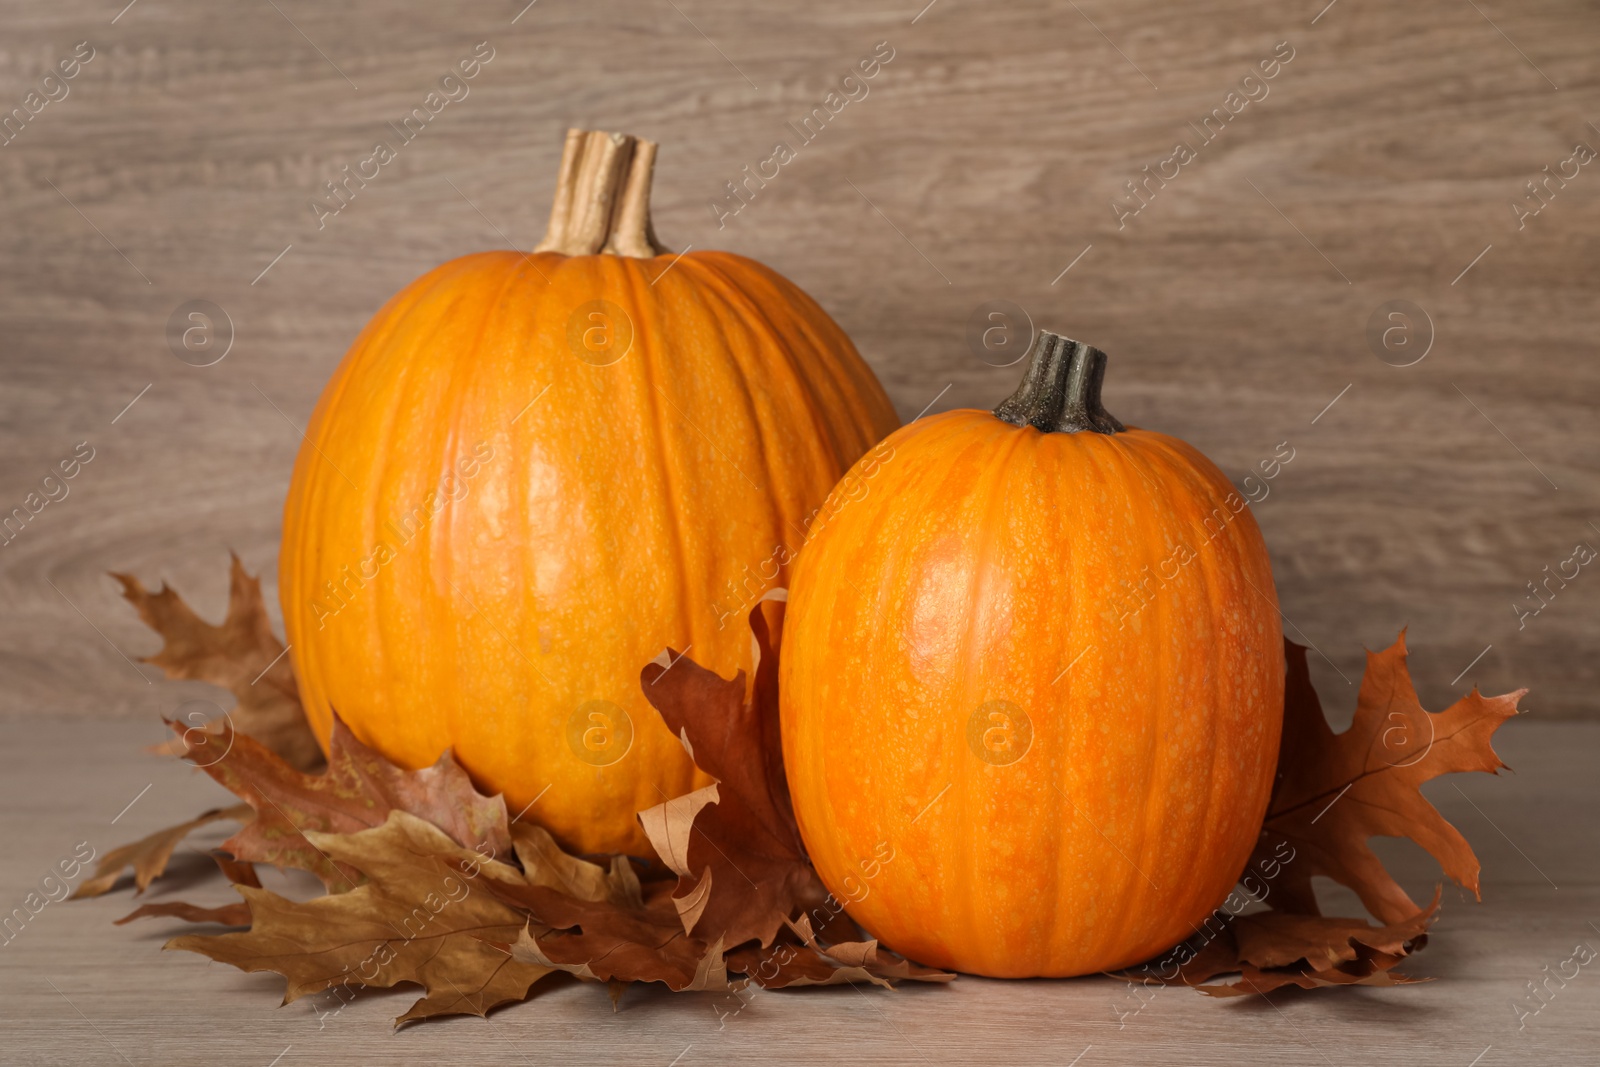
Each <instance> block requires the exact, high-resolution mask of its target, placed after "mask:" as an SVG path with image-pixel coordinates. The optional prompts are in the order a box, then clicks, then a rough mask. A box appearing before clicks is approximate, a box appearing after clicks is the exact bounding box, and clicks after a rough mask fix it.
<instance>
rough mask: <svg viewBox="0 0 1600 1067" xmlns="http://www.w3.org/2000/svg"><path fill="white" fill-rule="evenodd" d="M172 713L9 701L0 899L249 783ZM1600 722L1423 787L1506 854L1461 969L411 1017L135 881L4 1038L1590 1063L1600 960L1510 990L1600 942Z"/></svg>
mask: <svg viewBox="0 0 1600 1067" xmlns="http://www.w3.org/2000/svg"><path fill="white" fill-rule="evenodd" d="M160 733H161V731H160V730H158V729H156V728H154V727H152V726H150V725H148V724H143V725H141V724H136V723H126V722H122V723H109V724H102V725H100V726H93V727H91V725H90V724H89V723H87V722H66V721H60V720H54V721H52V720H46V721H44V722H39V721H35V720H24V719H10V720H0V813H3V814H0V828H3V834H4V838H3V839H4V841H5V842H6V847H5V849H4V852H3V853H0V905H3V906H4V907H5V908H6V909H9V908H11V907H13V906H14V905H16V904H18V903H20V902H21V901H22V899H23V897H24V896H25V895H26V894H27V893H28V892H29V891H30V890H31V889H33V888H34V886H35V885H36V884H37V882H38V880H39V879H40V878H41V877H42V876H43V874H44V873H45V872H46V871H47V870H49V869H50V867H51V866H52V865H53V864H54V863H55V862H56V860H57V859H59V858H61V857H62V856H65V855H69V854H71V853H72V851H73V849H74V848H75V847H76V846H77V845H78V843H79V842H84V841H87V842H89V843H90V844H91V845H92V846H93V847H94V848H95V849H96V851H97V852H99V853H104V852H105V851H106V850H107V849H109V848H111V847H113V846H115V845H118V844H121V843H123V842H124V841H127V840H131V839H134V838H137V837H140V836H143V835H144V834H147V833H151V832H153V831H155V830H157V829H160V828H162V827H164V826H167V825H171V824H173V823H176V822H180V821H182V820H184V819H187V818H189V817H191V816H193V815H195V814H197V813H198V812H199V811H201V810H203V809H204V808H207V807H210V806H213V805H217V804H221V803H226V802H228V799H229V798H228V797H227V794H225V793H223V792H222V791H221V790H220V789H219V788H218V787H217V786H215V785H214V784H212V782H211V781H210V779H208V778H205V777H204V776H203V775H201V774H199V773H198V772H194V771H191V770H189V769H187V768H185V767H183V766H181V765H179V764H177V763H176V762H175V761H169V760H161V759H156V758H154V757H147V756H140V755H138V754H137V753H136V752H135V749H136V748H137V747H138V746H139V745H141V744H145V743H150V742H154V741H156V740H159V738H160ZM1597 744H1600V725H1596V724H1592V723H1550V722H1539V721H1537V720H1536V719H1534V718H1532V717H1528V718H1523V719H1519V720H1517V721H1513V722H1511V723H1509V724H1507V725H1506V726H1505V727H1504V728H1503V729H1502V730H1501V732H1500V736H1499V737H1498V738H1497V744H1496V747H1497V749H1498V750H1499V751H1500V753H1501V754H1502V756H1504V758H1505V759H1506V760H1507V761H1508V762H1509V763H1510V764H1511V765H1512V767H1514V768H1515V769H1516V773H1514V774H1503V775H1501V776H1500V777H1499V778H1490V777H1488V776H1486V775H1470V776H1464V775H1456V776H1452V777H1450V778H1446V779H1443V780H1440V781H1436V782H1432V783H1429V784H1428V786H1427V787H1426V788H1425V792H1426V793H1427V794H1428V796H1429V797H1430V799H1432V800H1433V801H1434V803H1435V804H1437V805H1438V807H1439V808H1440V810H1441V811H1442V812H1443V813H1444V814H1445V816H1446V817H1447V818H1449V819H1450V820H1451V821H1452V822H1454V823H1455V824H1456V825H1457V826H1458V827H1460V828H1461V830H1462V831H1463V832H1464V833H1465V834H1466V835H1467V836H1468V837H1469V839H1470V840H1471V841H1472V843H1473V845H1474V847H1475V848H1476V849H1477V852H1478V855H1479V858H1480V859H1481V860H1482V863H1483V870H1484V874H1483V902H1482V903H1481V904H1480V903H1474V902H1473V901H1472V899H1471V896H1470V895H1468V894H1463V893H1462V892H1461V891H1460V890H1458V889H1456V888H1455V887H1454V886H1448V887H1446V889H1445V892H1444V903H1443V910H1442V914H1441V918H1440V920H1439V922H1438V924H1437V925H1436V926H1435V928H1434V932H1433V934H1432V939H1431V942H1430V944H1429V945H1428V947H1427V948H1426V949H1425V950H1424V951H1423V952H1422V953H1420V954H1419V955H1418V956H1417V957H1416V958H1415V959H1413V960H1411V961H1409V962H1408V964H1407V965H1406V969H1408V970H1409V971H1410V972H1412V973H1413V974H1416V975H1428V976H1433V977H1435V978H1437V979H1438V980H1437V981H1435V982H1431V983H1427V984H1423V985H1417V986H1410V987H1405V988H1399V989H1382V990H1362V991H1350V990H1346V991H1339V992H1335V993H1332V994H1327V993H1321V994H1302V993H1299V992H1297V991H1280V992H1278V993H1275V994H1273V995H1272V997H1271V998H1270V1001H1262V1000H1250V1001H1216V1000H1211V999H1209V998H1207V997H1204V996H1202V995H1201V994H1199V993H1195V992H1192V991H1189V990H1185V989H1163V990H1160V991H1158V992H1156V993H1155V994H1154V995H1153V997H1152V998H1151V999H1150V1000H1149V1001H1148V1002H1147V1003H1146V1004H1145V1006H1144V1007H1143V1008H1142V1010H1136V1009H1138V1005H1139V1004H1140V1001H1138V1000H1137V999H1135V998H1134V995H1133V993H1132V992H1131V991H1130V990H1129V988H1128V987H1127V986H1126V985H1124V984H1122V983H1119V982H1114V981H1112V980H1110V979H1107V978H1099V977H1096V978H1085V979H1075V980H1070V981H1056V982H1043V981H1039V982H999V981H992V980H982V979H975V978H965V977H963V978H959V979H957V980H956V981H955V982H954V983H952V984H951V985H950V986H947V987H936V988H906V989H904V990H902V991H898V992H889V993H886V992H884V991H881V990H877V989H870V990H856V989H849V988H845V989H826V990H809V991H801V990H797V991H790V992H772V993H758V994H756V995H755V998H754V999H753V1000H752V1001H751V1002H750V1004H749V1006H748V1007H746V1008H745V1009H744V1010H743V1011H742V1012H740V1013H739V1014H737V1015H736V1016H734V1017H732V1018H729V1019H727V1020H726V1021H725V1024H724V1023H723V1022H722V1020H720V1019H719V1015H718V1011H717V1008H718V1006H719V1005H722V1004H723V1003H724V1002H723V1001H721V1000H719V999H718V998H717V997H715V996H713V995H710V994H684V995H673V994H668V993H666V992H664V991H660V990H654V991H653V990H650V989H644V988H634V989H632V990H630V991H629V992H628V993H627V994H626V996H625V997H624V998H623V1000H622V1002H621V1007H622V1010H621V1011H620V1012H618V1013H616V1014H613V1013H612V1010H611V1004H610V1001H609V999H608V998H607V996H606V994H605V991H604V990H603V989H600V988H597V987H595V986H585V987H578V986H576V985H569V986H563V987H560V988H555V989H553V990H551V991H550V992H548V993H546V994H542V995H540V996H537V997H536V998H535V999H534V1000H532V1001H530V1002H528V1003H525V1004H518V1005H512V1006H509V1007H507V1008H505V1009H502V1010H500V1011H497V1012H495V1013H494V1014H492V1015H491V1016H490V1018H489V1020H488V1021H483V1020H479V1019H453V1020H446V1021H441V1022H437V1023H428V1024H424V1025H421V1026H416V1027H412V1028H408V1029H406V1030H403V1031H401V1032H400V1033H398V1034H395V1035H391V1034H390V1028H389V1024H390V1020H392V1019H393V1018H394V1017H395V1016H397V1015H399V1014H400V1013H401V1012H403V1011H404V1010H405V1008H406V1007H407V1006H408V1005H409V1004H410V1003H411V1001H412V1000H413V999H415V993H414V991H413V990H411V989H409V988H408V989H402V990H400V991H397V992H393V993H383V994H376V995H362V996H360V997H359V998H358V999H357V1000H356V1001H355V1002H353V1003H352V1004H351V1005H349V1006H348V1007H346V1008H344V1009H343V1011H342V1012H340V1013H339V1014H338V1015H335V1016H330V1017H328V1018H326V1019H322V1018H319V1016H318V1013H317V1011H316V1010H313V1004H320V1006H321V1008H322V1010H328V1009H329V1008H330V1007H331V1005H330V1004H326V1003H322V1002H321V1001H312V1002H306V1001H301V1002H297V1003H295V1004H291V1005H288V1006H286V1007H280V1006H279V1001H280V999H281V996H282V990H283V983H282V980H281V979H279V978H277V977H276V976H275V975H267V974H256V975H251V974H244V973H241V972H239V971H235V970H233V969H232V968H229V967H226V966H224V965H222V964H215V963H211V962H210V961H208V960H206V959H204V958H202V957H200V956H196V955H193V954H191V953H184V952H172V953H163V952H161V951H160V948H161V945H162V944H163V942H164V941H165V940H166V939H167V938H168V937H170V936H172V935H173V934H175V933H176V932H178V931H179V930H180V929H182V928H183V926H182V924H179V923H176V922H173V921H170V920H159V919H157V920H140V921H139V922H137V923H135V924H132V925H129V926H125V927H117V926H113V925H111V923H112V920H113V919H115V918H117V917H120V916H122V915H124V914H126V913H127V912H129V911H131V910H132V909H133V907H134V906H135V904H134V899H133V897H132V895H131V892H130V890H129V889H128V888H127V887H126V886H124V888H122V889H120V890H118V891H116V892H114V893H113V894H111V895H109V896H107V897H101V898H98V899H96V900H92V901H77V902H66V903H61V904H51V905H48V906H47V907H46V908H45V909H44V910H43V911H42V912H41V913H40V914H39V916H38V917H37V918H36V919H34V920H33V921H32V922H31V923H30V924H29V925H28V926H26V927H25V928H24V929H23V930H22V932H21V934H20V935H18V936H17V937H15V939H14V940H12V941H11V942H10V943H9V944H6V945H4V946H0V1002H3V1003H4V1005H5V1010H4V1012H0V1060H3V1061H4V1062H5V1063H7V1064H28V1065H35V1064H38V1065H73V1067H76V1065H79V1064H87V1063H124V1062H126V1063H130V1064H137V1065H140V1067H143V1065H146V1064H150V1065H157V1064H159V1065H163V1067H186V1065H190V1064H195V1065H199V1064H218V1063H226V1064H242V1065H250V1064H257V1065H261V1067H266V1065H268V1064H272V1063H277V1064H278V1065H279V1067H297V1065H302V1064H315V1065H332V1064H346V1063H382V1064H386V1065H399V1064H419V1065H421V1064H430V1065H431V1064H475V1065H486V1064H497V1065H498V1064H505V1065H508V1067H514V1065H526V1064H550V1063H572V1064H579V1063H581V1064H596V1065H600V1064H640V1065H655V1067H667V1065H668V1064H677V1065H678V1067H694V1065H698V1064H729V1065H736V1064H748V1063H752V1062H761V1063H775V1062H793V1063H808V1064H809V1063H819V1064H821V1063H826V1064H834V1063H837V1064H848V1065H856V1067H859V1065H861V1064H908V1065H924V1064H940V1065H942V1064H949V1065H952V1067H955V1065H967V1064H996V1065H1004V1067H1023V1065H1031V1064H1040V1065H1045V1064H1049V1065H1053V1067H1066V1065H1067V1064H1072V1063H1076V1064H1078V1065H1079V1067H1101V1065H1107V1064H1153V1063H1159V1064H1185V1065H1190V1064H1194V1065H1233V1064H1238V1063H1297V1064H1338V1065H1340V1067H1346V1065H1357V1064H1374V1065H1376V1064H1394V1063H1406V1064H1414V1065H1417V1067H1435V1065H1437V1067H1469V1065H1476V1067H1503V1065H1510V1064H1532V1063H1539V1064H1556V1063H1571V1064H1579V1063H1591V1062H1593V1061H1594V1055H1595V1052H1594V1050H1595V1047H1596V1042H1597V1041H1600V974H1596V973H1595V970H1594V969H1595V968H1596V967H1600V963H1591V964H1589V965H1588V966H1587V967H1585V968H1582V969H1581V970H1580V971H1579V973H1578V977H1577V978H1575V979H1572V980H1571V981H1569V982H1568V983H1566V986H1565V988H1559V989H1557V988H1556V987H1555V986H1554V985H1552V986H1551V987H1550V988H1551V989H1553V990H1555V991H1554V993H1553V995H1550V994H1547V997H1548V1003H1547V1004H1546V1005H1545V1006H1544V1007H1543V1008H1542V1009H1541V1010H1540V1011H1539V1012H1538V1013H1537V1014H1536V1015H1533V1016H1531V1017H1530V1018H1527V1019H1526V1020H1525V1023H1526V1025H1525V1026H1524V1027H1523V1028H1522V1029H1519V1028H1518V1016H1517V1013H1516V1012H1515V1011H1514V1010H1513V1007H1512V1005H1513V1003H1522V1004H1525V1005H1531V1004H1532V1003H1534V1002H1532V1001H1531V1000H1530V999H1529V995H1528V992H1527V989H1526V983H1527V982H1529V981H1530V980H1531V981H1542V980H1543V979H1544V977H1545V973H1546V972H1545V971H1544V968H1545V967H1546V966H1547V965H1548V966H1549V967H1550V969H1551V970H1552V971H1554V970H1557V969H1558V968H1560V966H1561V964H1562V961H1564V960H1566V959H1567V958H1568V957H1569V956H1570V955H1571V954H1572V952H1573V949H1574V947H1575V946H1576V945H1578V944H1579V943H1582V944H1586V945H1588V946H1590V947H1591V948H1596V949H1600V932H1597V931H1596V930H1595V928H1594V927H1593V925H1592V924H1591V920H1592V919H1593V918H1594V917H1595V916H1597V915H1600V859H1597V858H1596V857H1597V856H1600V832H1597V829H1596V825H1595V823H1594V821H1593V819H1592V818H1590V817H1589V815H1590V813H1592V812H1593V811H1594V810H1595V805H1596V804H1597V803H1600V781H1597V780H1596V778H1595V776H1594V774H1593V770H1592V767H1591V762H1592V758H1591V755H1590V754H1591V753H1593V752H1594V750H1595V748H1596V746H1597ZM146 786H148V787H149V788H148V789H146ZM130 802H133V804H132V807H128V805H129V804H130ZM125 808H126V809H127V810H126V811H125V812H124V809H125ZM119 813H121V814H120V815H119ZM113 819H115V820H116V822H115V825H113V824H112V820H113ZM220 836H221V835H216V836H214V837H212V838H209V839H206V838H199V839H194V840H192V841H191V842H190V843H189V844H187V845H185V846H183V847H182V849H181V850H180V852H179V854H178V858H177V860H176V863H175V869H177V870H179V871H181V872H186V875H187V876H186V877H178V878H176V879H175V880H174V883H173V884H172V885H171V886H170V887H169V886H168V885H167V883H157V885H156V886H155V887H153V888H152V890H151V892H150V893H149V894H147V897H148V898H149V899H155V900H161V899H186V900H191V901H198V902H201V903H217V904H221V903H225V902H226V901H227V900H229V899H231V893H230V891H229V890H228V888H227V887H226V886H225V885H223V884H221V879H220V878H219V877H217V876H216V875H215V874H214V871H213V873H211V874H209V875H204V876H202V872H205V871H206V870H207V869H208V868H209V867H210V861H209V860H208V859H206V858H205V857H203V856H202V855H200V854H198V853H197V852H196V851H195V850H196V849H197V848H203V847H208V844H214V843H215V842H216V841H218V840H220ZM1377 844H1378V847H1379V848H1380V851H1381V852H1382V854H1383V855H1384V857H1385V859H1386V861H1387V862H1391V863H1392V864H1393V866H1394V868H1395V870H1396V872H1397V874H1398V875H1399V877H1400V878H1401V881H1402V882H1403V883H1404V884H1405V886H1406V888H1407V890H1408V891H1409V892H1410V893H1411V894H1412V895H1413V896H1419V895H1420V896H1422V897H1424V898H1426V897H1427V896H1429V895H1430V894H1431V891H1432V888H1433V885H1434V883H1435V881H1436V880H1437V879H1438V877H1439V875H1438V868H1437V867H1436V866H1435V865H1434V864H1433V863H1432V861H1431V860H1430V859H1429V858H1428V857H1426V856H1425V855H1423V854H1422V853H1421V852H1420V850H1415V849H1412V848H1410V847H1407V848H1387V847H1384V846H1386V845H1391V844H1393V842H1387V841H1379V842H1378V843H1377ZM271 884H273V883H270V882H269V885H271ZM1557 887H1559V888H1557ZM1325 900H1326V901H1327V902H1329V906H1330V908H1331V909H1340V908H1358V907H1359V905H1356V904H1354V902H1353V898H1352V897H1350V896H1349V895H1348V894H1344V893H1333V894H1329V896H1328V897H1326V898H1325ZM1336 913H1337V914H1351V913H1352V912H1350V911H1336ZM1567 973H1569V974H1570V973H1571V968H1570V967H1568V968H1567ZM1147 995H1148V994H1147ZM723 1010H724V1011H727V1010H728V1008H727V1007H724V1008H723ZM80 1012H81V1014H80ZM719 1026H720V1028H719ZM1091 1046H1092V1047H1091ZM1486 1050H1487V1051H1486ZM280 1054H282V1056H283V1058H282V1059H281V1060H274V1057H276V1056H279V1055H280ZM119 1055H120V1056H121V1057H123V1058H122V1059H119V1058H118V1056H119ZM1080 1055H1081V1058H1080V1059H1077V1060H1074V1057H1077V1056H1080ZM675 1057H680V1058H675Z"/></svg>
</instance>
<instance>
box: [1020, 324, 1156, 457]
mask: <svg viewBox="0 0 1600 1067" xmlns="http://www.w3.org/2000/svg"><path fill="white" fill-rule="evenodd" d="M1105 377H1106V354H1105V353H1104V352H1102V351H1100V350H1099V349H1098V348H1095V347H1094V346H1093V345H1086V344H1084V343H1083V342H1082V341H1074V340H1072V339H1070V338H1067V337H1062V336H1061V335H1060V334H1055V333H1050V332H1049V331H1048V330H1041V331H1039V336H1038V337H1037V338H1036V339H1035V340H1034V342H1033V350H1032V351H1031V352H1030V353H1029V354H1028V370H1027V373H1026V374H1024V375H1023V377H1022V384H1021V385H1019V386H1018V387H1017V391H1016V392H1015V393H1012V394H1011V396H1010V398H1009V399H1007V400H1006V401H1005V402H1004V403H1003V404H1001V405H1000V406H999V407H997V408H995V409H994V414H995V418H997V419H1004V420H1005V421H1006V422H1009V423H1011V424H1012V425H1015V426H1032V427H1033V428H1034V429H1036V430H1039V431H1041V432H1043V433H1081V432H1083V431H1085V430H1087V431H1090V432H1092V433H1104V434H1113V433H1121V432H1122V431H1123V430H1124V429H1125V428H1126V427H1124V426H1123V425H1122V423H1120V422H1118V421H1117V420H1116V418H1115V417H1113V416H1112V414H1111V413H1110V412H1109V411H1107V410H1106V409H1105V408H1104V407H1103V406H1102V405H1101V403H1100V386H1101V385H1102V383H1104V381H1105Z"/></svg>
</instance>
